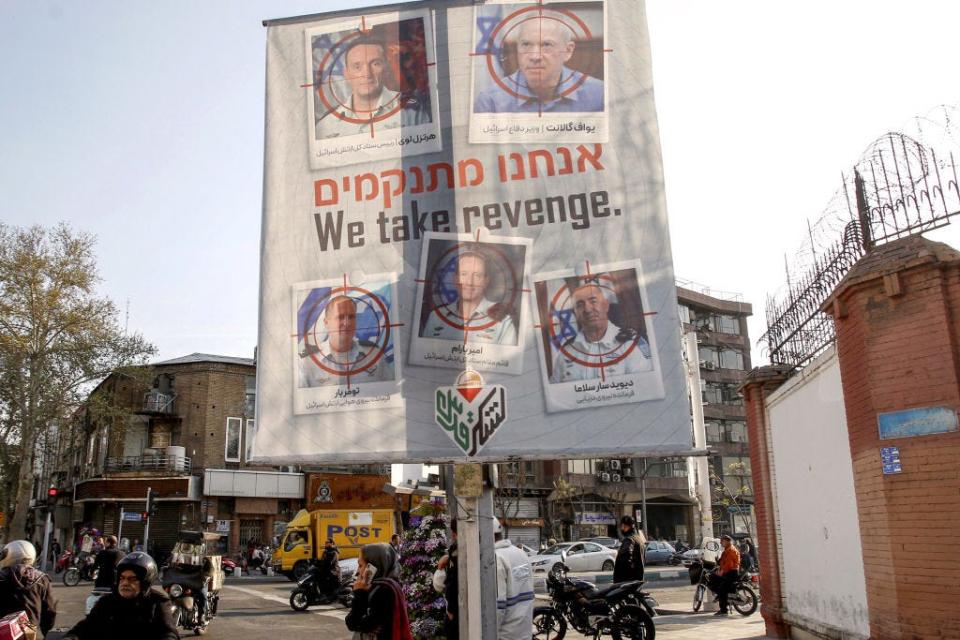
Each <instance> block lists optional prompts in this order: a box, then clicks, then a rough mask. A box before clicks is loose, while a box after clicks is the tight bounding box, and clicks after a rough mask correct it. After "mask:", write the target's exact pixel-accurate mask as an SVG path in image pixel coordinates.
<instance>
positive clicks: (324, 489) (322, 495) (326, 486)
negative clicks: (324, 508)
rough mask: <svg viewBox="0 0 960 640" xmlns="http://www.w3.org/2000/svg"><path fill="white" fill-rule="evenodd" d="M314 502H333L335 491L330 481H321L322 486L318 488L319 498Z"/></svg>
mask: <svg viewBox="0 0 960 640" xmlns="http://www.w3.org/2000/svg"><path fill="white" fill-rule="evenodd" d="M314 502H333V491H332V490H331V489H330V483H329V482H327V481H326V480H321V481H320V487H319V488H318V489H317V499H316V500H314Z"/></svg>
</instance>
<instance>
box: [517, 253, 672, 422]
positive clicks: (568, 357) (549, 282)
mask: <svg viewBox="0 0 960 640" xmlns="http://www.w3.org/2000/svg"><path fill="white" fill-rule="evenodd" d="M532 282H533V291H534V294H535V298H536V308H537V318H538V320H537V326H538V329H539V331H538V340H537V343H538V350H539V352H540V358H541V366H542V372H543V382H544V392H545V394H546V397H547V410H548V411H565V410H570V409H586V408H591V407H598V406H606V405H612V404H622V403H626V402H643V401H645V400H652V399H658V398H662V397H663V380H662V377H661V373H660V363H659V360H658V357H657V342H656V336H655V335H654V334H653V329H652V327H653V323H652V321H651V318H652V312H651V310H650V307H649V304H648V302H647V299H646V293H645V291H644V286H643V278H642V272H641V269H640V264H639V262H620V263H615V264H608V265H602V264H599V265H592V264H590V263H586V262H585V264H584V266H583V267H580V268H577V269H570V270H566V271H555V272H550V273H542V274H535V275H534V276H533V277H532Z"/></svg>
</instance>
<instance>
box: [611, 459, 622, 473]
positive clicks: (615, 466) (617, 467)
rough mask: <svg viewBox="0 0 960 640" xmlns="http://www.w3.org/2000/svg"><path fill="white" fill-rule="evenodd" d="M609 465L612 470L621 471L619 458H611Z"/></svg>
mask: <svg viewBox="0 0 960 640" xmlns="http://www.w3.org/2000/svg"><path fill="white" fill-rule="evenodd" d="M609 467H610V470H611V471H619V470H620V461H619V460H611V461H610V463H609Z"/></svg>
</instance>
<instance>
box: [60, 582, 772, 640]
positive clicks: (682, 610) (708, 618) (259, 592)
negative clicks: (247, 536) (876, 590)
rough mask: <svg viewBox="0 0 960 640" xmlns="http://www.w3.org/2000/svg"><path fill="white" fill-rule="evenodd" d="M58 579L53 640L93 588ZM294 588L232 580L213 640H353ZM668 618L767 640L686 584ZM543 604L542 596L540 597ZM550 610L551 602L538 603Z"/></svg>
mask: <svg viewBox="0 0 960 640" xmlns="http://www.w3.org/2000/svg"><path fill="white" fill-rule="evenodd" d="M58 578H59V576H54V590H55V593H56V597H57V599H58V601H59V605H58V607H59V615H58V616H57V624H56V627H55V629H56V631H55V632H52V633H51V634H50V635H49V636H48V637H49V639H50V640H59V638H61V637H62V636H63V634H64V633H65V632H66V631H67V630H69V628H70V627H71V626H72V625H73V624H74V623H75V622H76V621H77V620H79V619H80V617H82V615H83V606H84V601H85V599H86V597H87V595H88V594H89V593H90V584H89V583H86V584H81V585H78V586H76V587H65V586H63V584H62V583H61V582H60V581H59V579H58ZM291 586H292V583H291V582H290V581H288V580H286V579H285V578H264V577H253V578H250V577H242V578H236V577H232V578H228V579H227V582H226V585H225V588H224V590H223V593H222V598H221V600H220V615H219V616H217V619H216V620H215V621H214V623H213V624H212V625H211V627H210V629H209V631H208V632H207V634H206V636H205V637H207V638H211V639H213V640H226V639H229V640H254V639H257V640H259V639H262V638H264V637H266V634H267V633H269V634H271V635H275V636H276V637H281V636H282V637H284V638H289V639H291V640H293V639H296V638H316V637H323V638H324V640H341V639H343V640H347V639H349V638H350V637H351V636H352V635H353V634H352V633H351V632H350V631H348V630H347V628H346V626H345V625H344V622H343V619H344V617H345V615H346V611H345V610H344V609H343V608H340V607H329V606H323V607H311V608H310V610H309V612H308V613H296V612H294V611H293V610H292V609H290V606H289V604H288V603H287V598H288V597H289V595H290V589H291ZM651 591H653V592H654V594H655V595H656V597H657V599H658V600H659V601H660V603H661V606H662V609H663V611H664V612H665V613H666V615H662V616H658V617H657V618H656V619H655V621H656V623H657V630H658V636H659V637H662V638H670V639H672V640H687V639H692V638H711V639H712V640H735V639H760V638H763V637H764V627H763V619H762V618H761V617H760V614H759V613H756V614H754V615H752V616H750V617H749V618H741V617H740V616H734V617H731V618H727V619H722V620H718V619H717V618H715V617H714V616H713V611H715V610H716V609H715V606H714V608H709V609H708V611H707V612H706V613H700V614H693V613H691V612H690V601H691V598H692V593H693V587H691V586H690V585H689V584H685V583H683V582H681V581H677V580H670V581H659V582H654V583H653V584H652V585H651ZM540 598H542V596H540ZM539 604H546V601H545V600H542V599H540V600H538V605H539ZM567 637H568V638H574V639H577V640H579V639H580V638H583V636H581V635H580V634H577V633H569V634H568V635H567Z"/></svg>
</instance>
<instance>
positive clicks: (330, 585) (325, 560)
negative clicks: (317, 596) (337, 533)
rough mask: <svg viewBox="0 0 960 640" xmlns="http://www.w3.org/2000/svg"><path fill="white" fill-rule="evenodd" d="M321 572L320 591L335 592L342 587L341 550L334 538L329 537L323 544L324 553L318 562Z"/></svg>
mask: <svg viewBox="0 0 960 640" xmlns="http://www.w3.org/2000/svg"><path fill="white" fill-rule="evenodd" d="M318 564H319V566H318V569H319V573H320V592H321V593H326V594H335V593H336V592H337V589H338V588H339V587H340V550H339V549H338V548H337V545H336V544H334V542H333V538H327V541H326V542H325V543H324V545H323V555H322V556H320V560H319V562H318Z"/></svg>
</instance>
